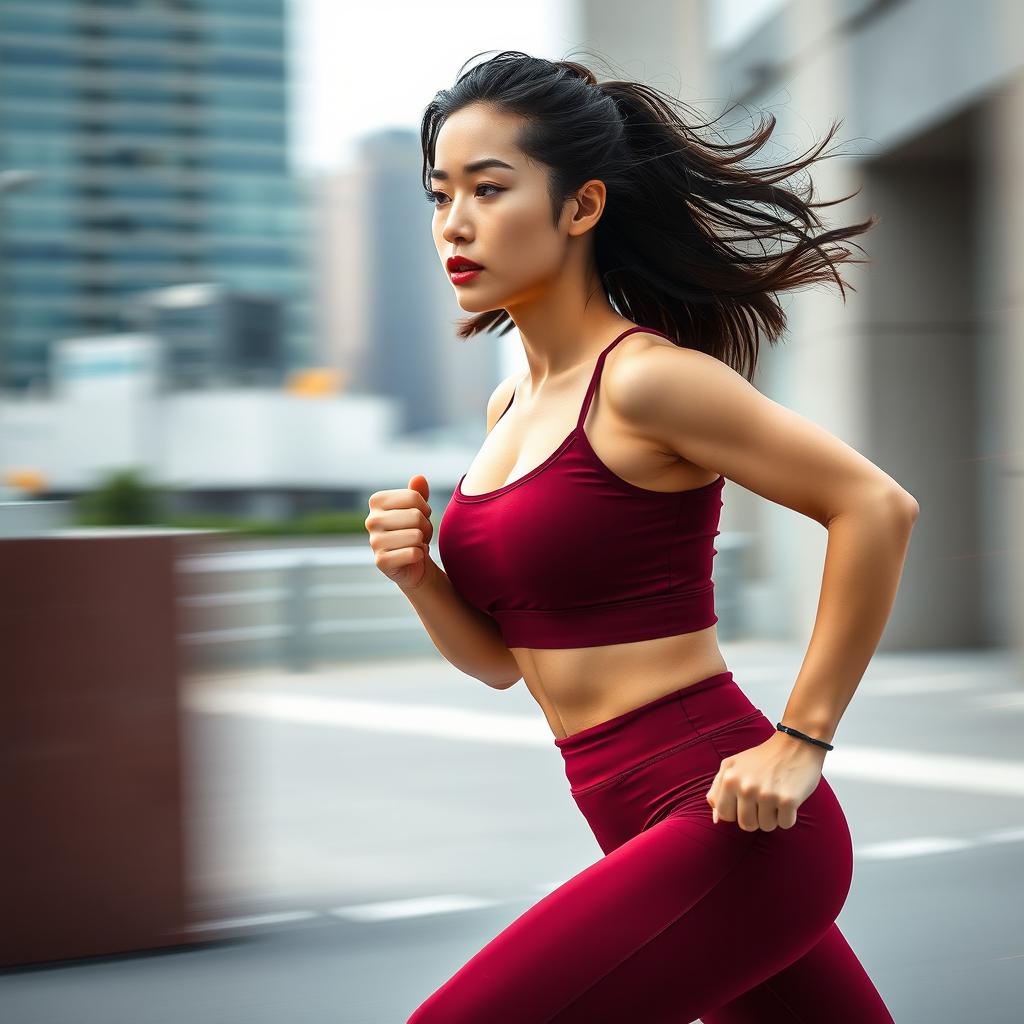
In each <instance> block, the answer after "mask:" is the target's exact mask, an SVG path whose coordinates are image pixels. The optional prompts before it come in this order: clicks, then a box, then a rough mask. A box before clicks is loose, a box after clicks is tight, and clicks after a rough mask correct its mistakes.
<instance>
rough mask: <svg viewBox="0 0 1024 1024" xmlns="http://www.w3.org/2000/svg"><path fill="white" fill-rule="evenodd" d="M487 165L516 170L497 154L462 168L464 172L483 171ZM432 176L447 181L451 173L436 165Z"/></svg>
mask: <svg viewBox="0 0 1024 1024" xmlns="http://www.w3.org/2000/svg"><path fill="white" fill-rule="evenodd" d="M485 167H504V168H506V169H507V170H510V171H514V170H515V168H514V167H513V166H512V165H511V164H507V163H505V161H504V160H499V159H498V158H497V157H496V156H485V157H484V158H483V159H481V160H474V161H473V162H472V163H468V164H466V166H465V167H463V168H462V173H463V174H472V173H473V172H474V171H482V170H483V169H484V168H485ZM430 177H431V178H438V179H439V180H441V181H447V180H448V178H449V177H451V175H449V173H448V172H447V171H442V170H439V169H438V168H436V167H435V168H434V169H433V170H432V171H431V172H430Z"/></svg>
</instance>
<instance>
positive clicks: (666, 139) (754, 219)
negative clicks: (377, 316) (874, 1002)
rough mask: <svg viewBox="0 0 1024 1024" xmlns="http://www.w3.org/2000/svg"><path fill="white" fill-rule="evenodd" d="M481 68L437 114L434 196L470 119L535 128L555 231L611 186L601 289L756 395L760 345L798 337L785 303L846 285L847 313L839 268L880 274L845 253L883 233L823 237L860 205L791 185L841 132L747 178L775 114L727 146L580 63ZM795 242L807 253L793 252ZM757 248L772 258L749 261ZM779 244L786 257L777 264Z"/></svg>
mask: <svg viewBox="0 0 1024 1024" xmlns="http://www.w3.org/2000/svg"><path fill="white" fill-rule="evenodd" d="M484 52H486V51H484ZM476 56H479V54H477V55H476ZM473 59H474V58H470V60H473ZM466 63H467V64H468V63H469V61H467V62H466ZM465 67H466V65H465V64H464V65H463V67H462V68H461V69H460V74H459V76H458V78H457V80H456V82H455V84H454V85H453V86H452V88H450V89H442V90H440V91H439V92H438V93H437V94H436V95H435V96H434V98H433V99H432V100H431V101H430V103H429V104H428V105H427V107H426V110H425V111H424V114H423V120H422V123H421V126H420V142H421V146H422V150H423V187H424V189H425V191H426V192H427V193H428V196H430V195H432V192H431V182H430V172H431V170H433V163H434V148H435V144H436V141H437V134H438V131H439V130H440V128H441V126H442V125H443V124H444V122H445V120H446V119H447V118H448V117H450V116H451V115H452V114H453V113H455V111H457V110H459V109H461V108H462V107H465V106H467V105H468V104H470V103H486V104H489V105H492V106H493V107H494V108H495V109H497V110H500V111H503V112H505V113H510V114H516V115H521V116H523V117H524V118H525V123H524V127H523V129H522V131H521V132H520V134H519V138H518V146H519V148H520V149H521V150H522V151H523V153H525V154H526V156H527V157H529V158H530V159H531V160H534V161H536V162H539V163H541V164H543V165H545V166H546V167H548V168H549V169H550V173H549V177H548V191H549V195H550V198H551V207H552V217H553V221H554V223H557V222H558V219H559V215H560V213H561V211H562V208H563V205H564V203H565V201H566V200H567V199H569V198H571V197H572V196H573V195H574V194H575V192H576V190H577V189H578V188H579V187H580V186H581V185H582V184H583V183H584V182H586V181H588V180H590V179H591V178H599V179H600V180H601V181H603V182H604V184H605V188H606V190H607V198H606V203H605V208H604V211H603V212H602V214H601V218H600V220H599V221H598V223H597V226H596V228H595V229H594V235H595V237H594V253H595V257H596V262H597V272H598V275H599V277H600V280H601V282H602V283H603V286H604V288H605V290H606V293H607V296H608V298H609V300H610V301H611V302H612V303H613V304H614V306H615V307H616V308H617V310H618V311H619V313H620V314H621V315H622V316H624V317H627V318H628V319H630V320H632V321H633V322H635V323H638V324H642V325H644V326H650V327H655V328H657V329H659V330H661V331H663V332H664V333H665V334H668V335H669V336H670V337H671V338H673V339H674V340H675V342H676V344H678V345H680V346H683V347H688V348H695V349H700V350H702V351H704V352H707V353H709V354H711V355H714V356H716V357H717V358H719V359H721V360H722V361H723V362H726V363H727V364H728V365H730V366H732V368H733V369H735V370H736V371H737V372H739V373H741V374H743V375H744V376H746V377H747V379H748V380H751V379H752V378H753V375H754V371H755V368H756V363H757V357H758V351H759V333H760V332H762V331H763V333H764V334H765V335H766V336H767V338H768V340H769V342H771V343H774V342H776V341H777V340H778V339H779V337H780V336H781V335H782V333H783V332H784V331H785V329H786V323H787V318H786V312H785V310H784V309H783V308H782V306H781V305H780V304H779V300H778V293H780V292H784V291H788V290H791V289H794V288H798V287H802V286H805V285H810V284H814V283H816V282H819V281H824V280H828V279H833V280H835V282H836V283H837V284H838V286H839V290H840V292H841V293H842V295H843V298H844V300H845V298H846V292H845V291H844V290H843V286H844V281H843V279H842V277H841V276H840V275H839V273H838V271H837V269H836V268H837V265H838V264H840V263H844V262H846V263H866V262H868V261H867V260H858V259H852V258H851V251H850V249H849V248H847V247H845V246H842V245H836V244H834V243H836V242H841V241H844V240H847V239H850V238H851V237H853V236H854V235H858V234H861V233H862V232H864V231H867V230H868V229H869V228H870V227H872V226H873V225H874V224H875V223H876V222H877V220H878V217H876V216H872V217H869V219H868V220H866V221H863V222H861V223H859V224H854V225H851V226H849V227H840V228H835V229H832V230H820V231H819V233H818V234H817V235H816V236H815V235H813V234H812V230H816V229H821V228H822V227H823V225H822V221H821V219H820V218H819V217H818V215H817V214H816V213H815V212H814V211H815V210H816V209H817V208H820V207H826V206H832V205H835V204H836V203H840V202H843V201H844V200H846V199H849V198H851V196H842V197H840V198H839V199H836V200H833V201H831V202H814V201H812V200H813V197H814V185H813V183H812V182H811V181H810V179H809V178H808V181H807V184H806V188H805V189H804V190H803V191H794V190H793V189H790V188H786V187H785V186H783V185H781V184H779V183H780V182H782V181H784V180H785V179H787V178H790V177H791V176H792V175H794V174H796V173H797V172H799V171H802V170H803V169H804V168H806V167H807V166H808V165H810V164H811V163H813V162H814V161H815V160H816V159H817V158H818V155H819V153H820V152H821V150H822V149H823V148H824V147H825V146H826V145H827V143H828V142H829V140H830V139H831V138H832V137H833V135H834V134H835V132H836V131H837V130H838V128H839V126H840V124H841V123H842V122H841V120H839V121H835V122H833V124H832V127H831V128H830V130H829V131H828V133H827V134H826V136H825V138H824V139H823V140H822V141H821V142H820V143H819V144H818V145H817V146H816V147H812V149H811V150H810V151H808V153H806V154H804V155H803V156H801V157H800V158H799V159H796V160H793V161H791V162H790V163H783V164H777V165H768V166H750V165H747V166H741V161H743V160H746V159H747V158H748V157H750V156H751V155H753V154H755V153H757V152H758V151H759V150H760V149H761V148H762V147H763V146H764V145H765V143H766V142H767V141H768V140H769V138H770V136H771V134H772V132H773V131H774V128H775V123H776V122H775V117H774V115H773V114H771V113H770V112H769V113H767V114H763V115H762V121H761V126H760V127H759V128H757V129H756V130H755V131H754V132H753V134H752V135H750V136H748V137H746V138H743V139H741V140H740V141H738V142H729V141H723V140H721V137H719V139H720V141H715V140H714V139H712V138H711V137H709V135H708V134H702V132H703V130H704V129H706V128H708V127H709V126H710V124H713V123H714V122H701V121H700V120H699V119H698V118H696V117H691V118H690V119H689V120H688V121H686V120H684V119H683V118H682V117H680V116H679V114H677V112H676V109H675V108H677V107H678V108H681V109H683V110H684V111H689V110H691V109H692V108H689V107H688V106H687V105H686V104H684V103H682V101H680V100H677V99H675V98H674V97H672V96H669V95H667V94H666V93H663V92H661V91H660V90H658V89H655V88H653V87H651V86H648V85H645V84H642V83H639V82H633V81H628V80H612V81H604V82H599V81H598V79H597V76H596V75H595V74H594V73H593V72H592V71H591V70H590V69H589V68H587V67H585V66H584V65H582V64H579V63H576V62H575V61H570V60H559V61H551V60H545V59H544V58H541V57H531V56H529V55H528V54H525V53H521V52H519V51H517V50H504V51H502V52H500V53H498V54H497V55H496V56H494V57H492V58H490V59H489V60H487V61H484V62H482V63H480V64H477V65H475V66H474V67H472V68H470V69H469V70H468V71H465V70H464V69H465ZM858 191H859V190H858ZM856 194H857V193H856V192H854V193H851V195H856ZM787 238H791V239H792V240H793V241H792V244H791V245H790V246H789V247H788V248H786V247H785V245H784V241H785V240H786V239H787ZM747 243H755V245H756V247H759V249H760V251H750V250H749V249H747V250H744V249H743V248H737V246H743V245H744V244H747ZM771 243H774V244H775V248H776V251H775V252H771V251H769V247H770V244H771ZM851 244H852V245H854V246H855V247H856V248H857V249H860V250H861V251H862V252H863V249H861V247H860V246H859V245H857V243H855V242H854V243H851ZM845 283H846V287H849V288H853V285H851V284H849V283H848V282H845ZM854 290H856V289H854ZM502 325H506V326H505V327H504V330H502V331H501V332H500V333H502V334H504V333H507V332H508V331H509V330H511V329H512V328H513V326H514V324H513V322H512V320H511V318H510V317H509V315H508V313H507V312H506V311H505V310H504V309H496V310H489V311H487V312H485V313H479V314H476V315H474V316H472V317H469V318H467V319H464V320H462V321H460V322H459V327H458V336H459V337H461V338H468V337H471V336H473V335H475V334H478V333H480V332H482V331H487V330H491V329H494V328H497V327H501V326H502Z"/></svg>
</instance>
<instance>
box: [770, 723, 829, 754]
mask: <svg viewBox="0 0 1024 1024" xmlns="http://www.w3.org/2000/svg"><path fill="white" fill-rule="evenodd" d="M775 728H776V729H777V730H778V731H779V732H785V733H788V734H789V735H790V736H796V737H797V738H798V739H801V740H807V742H808V743H813V744H814V745H815V746H818V747H824V748H825V749H826V750H834V749H835V747H833V746H832V744H831V743H826V742H825V741H824V740H816V739H815V738H814V737H813V736H808V735H807V733H805V732H801V731H800V730H799V729H791V728H790V727H789V726H788V725H783V724H782V723H781V722H776V723H775Z"/></svg>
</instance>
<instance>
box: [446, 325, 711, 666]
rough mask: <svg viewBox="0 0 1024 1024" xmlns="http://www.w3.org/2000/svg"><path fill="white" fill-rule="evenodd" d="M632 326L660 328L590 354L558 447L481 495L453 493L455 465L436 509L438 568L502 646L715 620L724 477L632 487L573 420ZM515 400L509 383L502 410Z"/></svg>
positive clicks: (624, 635) (606, 639)
mask: <svg viewBox="0 0 1024 1024" xmlns="http://www.w3.org/2000/svg"><path fill="white" fill-rule="evenodd" d="M634 331H646V332H647V333H650V334H659V335H661V336H662V337H664V338H668V335H667V334H662V332H661V331H657V330H653V329H652V328H650V327H640V326H636V327H630V328H629V329H628V330H626V331H623V333H622V334H620V335H619V336H618V337H617V338H616V339H615V340H614V341H613V342H612V343H611V344H610V345H609V346H608V347H607V348H606V349H605V350H604V351H603V352H602V353H601V354H600V355H599V356H598V358H597V364H596V366H595V367H594V372H593V375H592V376H591V379H590V386H589V387H588V388H587V393H586V397H585V398H584V399H583V407H582V408H581V409H580V414H579V419H578V420H577V422H576V426H575V427H574V428H573V429H572V431H571V432H570V434H569V436H568V437H566V438H565V440H564V441H562V443H561V444H560V445H559V446H558V448H557V449H556V450H555V451H554V452H552V453H551V455H549V456H548V457H547V458H546V459H545V460H544V461H543V462H542V463H541V464H540V465H539V466H537V467H536V468H535V469H532V470H530V471H529V472H527V473H526V474H525V475H523V476H521V477H519V478H518V479H516V480H513V481H511V482H510V483H507V484H505V485H504V486H503V487H498V488H496V489H495V490H493V491H485V492H484V493H483V494H465V493H463V491H462V481H463V480H465V478H466V475H465V474H463V475H462V478H461V479H460V480H459V482H458V484H457V485H456V488H455V492H454V494H453V495H452V500H451V501H450V502H449V503H448V506H447V508H446V509H445V511H444V515H443V516H442V517H441V523H440V525H439V527H438V537H437V546H438V551H439V552H440V555H441V562H442V565H443V567H444V571H445V572H446V573H447V575H448V578H449V579H450V580H451V582H452V585H453V586H454V587H455V589H456V591H458V593H459V594H461V595H462V596H463V597H464V598H465V599H466V600H467V601H469V603H470V604H472V605H474V606H475V607H476V608H478V609H480V610H481V611H483V612H486V613H487V614H488V615H491V616H492V617H493V618H494V619H495V620H496V621H497V623H498V626H499V628H500V630H501V635H502V638H503V640H504V641H505V644H506V646H508V647H596V646H599V645H602V644H617V643H629V642H631V641H635V640H648V639H653V638H654V637H662V636H675V635H676V634H678V633H689V632H692V631H694V630H698V629H704V628H706V627H707V626H710V625H712V624H713V623H715V622H717V621H718V616H717V615H716V614H715V601H714V583H713V582H712V580H711V569H712V563H713V561H714V556H715V555H716V554H718V552H717V551H716V550H715V548H714V547H713V546H712V545H713V544H714V538H715V537H716V536H718V534H719V532H720V531H719V529H718V523H719V517H720V514H721V509H722V504H723V502H722V498H721V493H722V488H723V487H724V485H725V478H724V477H723V476H719V477H718V479H716V480H713V481H712V482H711V483H709V484H705V485H704V486H703V487H696V488H689V489H687V490H683V491H652V490H650V489H648V488H646V487H638V486H636V485H635V484H631V483H628V482H627V481H625V480H623V479H622V478H621V477H620V476H618V475H617V474H615V473H613V472H612V471H611V470H610V469H609V468H608V467H607V466H606V465H605V464H604V463H603V462H602V461H601V460H600V459H599V458H598V457H597V453H596V452H595V451H594V449H593V448H592V447H591V446H590V442H589V440H588V439H587V435H586V432H585V431H584V429H583V424H584V421H585V419H586V416H587V411H588V409H589V408H590V403H591V400H592V399H593V396H594V393H595V391H596V390H597V386H598V381H599V380H600V377H601V368H602V367H603V366H604V360H605V356H607V354H608V353H609V351H611V349H612V348H614V346H615V345H617V344H618V343H619V342H620V341H621V340H622V339H623V338H625V337H626V336H627V335H628V334H632V333H633V332H634ZM669 340H671V339H669ZM514 400H515V392H513V394H512V398H511V399H510V400H509V403H508V405H507V406H506V407H505V410H504V412H502V414H501V415H502V416H504V415H505V413H506V412H508V410H509V408H510V407H511V405H512V402H513V401H514ZM498 419H501V417H500V416H499V417H498Z"/></svg>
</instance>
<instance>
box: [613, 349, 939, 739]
mask: <svg viewBox="0 0 1024 1024" xmlns="http://www.w3.org/2000/svg"><path fill="white" fill-rule="evenodd" d="M605 387H606V391H605V393H606V395H607V397H608V401H609V403H610V404H611V405H613V406H614V407H615V409H616V412H617V413H619V414H620V415H621V416H623V417H624V418H626V419H627V420H628V421H630V422H632V423H634V424H636V425H637V427H638V428H639V429H642V430H643V431H644V432H645V433H646V434H647V435H648V436H650V437H652V438H654V439H656V440H658V441H659V442H661V443H663V444H664V445H666V447H667V448H669V449H670V450H672V451H674V452H675V453H677V454H679V455H681V456H682V457H684V458H686V459H687V460H690V461H692V462H694V463H696V464H697V465H700V466H703V467H705V468H707V469H709V470H712V471H717V472H718V473H721V474H723V475H724V476H725V477H726V478H727V479H729V480H733V481H735V482H736V483H738V484H740V485H741V486H743V487H745V488H747V489H748V490H750V491H753V492H754V493H756V494H760V495H762V496H763V497H765V498H768V499H769V500H770V501H774V502H776V503H778V504H781V505H785V506H787V507H788V508H791V509H793V510H795V511H797V512H801V513H803V514H804V515H806V516H808V517H810V518H811V519H814V520H815V521H816V522H819V523H821V524H822V526H824V527H825V529H826V530H827V531H828V546H827V551H826V557H825V568H824V577H823V581H822V588H821V596H820V599H819V603H818V611H817V615H816V618H815V623H814V629H813V631H812V635H811V640H810V644H809V647H808V650H807V654H806V656H805V658H804V661H803V664H802V666H801V669H800V672H799V674H798V676H797V680H796V684H795V686H794V688H793V692H792V694H791V695H790V698H789V702H788V703H787V705H786V708H785V711H784V713H783V715H782V717H781V718H780V719H779V720H780V721H781V722H782V723H783V724H784V725H789V726H792V727H793V728H795V729H799V730H800V731H801V732H804V733H807V734H808V735H809V736H813V737H815V738H818V739H823V740H825V741H827V742H831V741H832V738H833V736H834V734H835V731H836V727H837V726H838V724H839V720H840V718H841V717H842V715H843V713H844V711H845V710H846V708H847V706H848V705H849V703H850V700H851V699H852V697H853V694H854V692H855V691H856V689H857V686H858V684H859V683H860V679H861V677H862V676H863V674H864V671H865V669H866V668H867V665H868V663H869V662H870V660H871V657H872V655H873V654H874V652H875V649H876V648H877V646H878V642H879V640H880V639H881V636H882V631H883V630H884V628H885V624H886V621H887V620H888V618H889V614H890V612H891V610H892V606H893V603H894V601H895V598H896V591H897V588H898V586H899V581H900V577H901V575H902V572H903V563H904V559H905V558H906V553H907V547H908V545H909V540H910V534H911V531H912V529H913V525H914V522H915V520H916V519H917V516H918V511H919V507H918V504H917V501H916V500H915V499H914V498H913V496H912V495H910V494H909V493H908V492H907V491H906V490H905V489H904V488H903V487H901V486H900V485H899V484H898V483H896V481H895V480H893V479H892V478H891V477H890V476H888V475H887V474H886V473H885V472H883V471H882V470H881V469H880V468H879V467H878V466H876V465H874V464H873V463H872V462H870V461H869V460H868V459H866V458H864V456H862V455H860V454H859V453H858V452H857V451H855V450H854V449H853V448H851V447H849V446H848V445H847V444H845V443H844V442H843V441H841V440H839V438H837V437H835V436H833V435H832V434H830V433H828V432H827V431H826V430H824V429H823V428H822V427H820V426H818V425H817V424H815V423H813V422H812V421H810V420H807V419H805V418H804V417H802V416H800V415H799V414H797V413H795V412H793V411H791V410H789V409H786V408H785V407H784V406H781V405H779V404H778V403H776V402H773V401H772V400H771V399H769V398H767V397H765V396H764V395H762V394H761V393H760V392H759V391H758V390H757V389H756V388H755V387H754V386H753V385H752V384H750V383H749V382H748V381H747V380H746V379H745V378H744V377H743V376H742V375H740V374H739V373H737V372H736V371H735V370H733V369H731V368H730V367H728V366H727V365H726V364H725V363H723V362H721V360H719V359H716V358H715V357H713V356H710V355H707V354H706V353H703V352H697V351H694V350H691V349H682V348H674V349H670V348H668V347H667V346H664V345H658V346H652V347H650V348H648V349H638V350H637V351H636V353H635V354H634V355H632V356H631V358H630V359H628V360H618V361H616V364H615V367H614V372H612V373H609V374H608V375H607V378H606V385H605ZM779 736H783V737H785V742H787V743H792V744H798V745H801V746H803V747H808V746H809V745H808V744H807V743H806V741H804V740H801V739H799V738H797V737H792V736H787V735H786V734H784V733H779Z"/></svg>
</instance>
